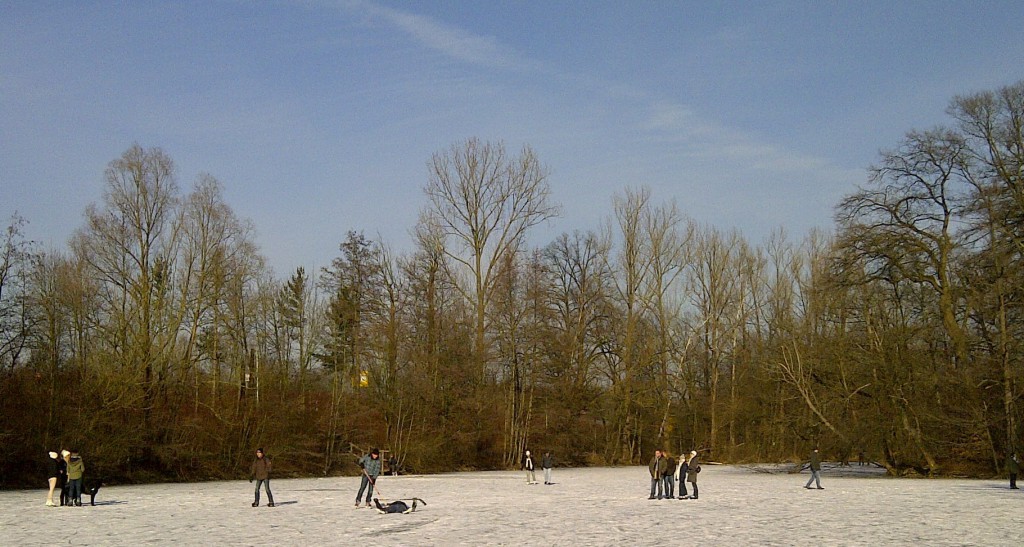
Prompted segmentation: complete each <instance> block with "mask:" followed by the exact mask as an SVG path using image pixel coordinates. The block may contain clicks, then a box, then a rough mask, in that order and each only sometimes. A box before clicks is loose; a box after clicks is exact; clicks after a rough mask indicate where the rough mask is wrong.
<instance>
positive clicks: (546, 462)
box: [522, 450, 555, 484]
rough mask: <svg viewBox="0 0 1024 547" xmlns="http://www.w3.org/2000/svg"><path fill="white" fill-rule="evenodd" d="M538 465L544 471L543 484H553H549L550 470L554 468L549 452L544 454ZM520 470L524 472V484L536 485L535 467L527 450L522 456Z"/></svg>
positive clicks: (553, 459) (553, 461) (553, 460)
mask: <svg viewBox="0 0 1024 547" xmlns="http://www.w3.org/2000/svg"><path fill="white" fill-rule="evenodd" d="M540 465H541V467H542V468H543V469H544V484H555V483H553V482H551V468H553V467H554V466H555V458H554V457H552V456H551V452H545V453H544V457H543V458H542V459H541V463H540ZM522 469H523V470H525V471H526V484H537V474H536V473H535V469H536V466H535V464H534V463H533V456H532V455H531V454H530V451H529V450H527V451H526V453H525V454H524V455H523V462H522Z"/></svg>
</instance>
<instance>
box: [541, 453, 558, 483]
mask: <svg viewBox="0 0 1024 547" xmlns="http://www.w3.org/2000/svg"><path fill="white" fill-rule="evenodd" d="M540 466H541V467H542V468H544V484H555V483H553V482H551V468H552V467H554V466H555V459H554V458H552V457H551V452H545V453H544V458H543V459H541V461H540Z"/></svg>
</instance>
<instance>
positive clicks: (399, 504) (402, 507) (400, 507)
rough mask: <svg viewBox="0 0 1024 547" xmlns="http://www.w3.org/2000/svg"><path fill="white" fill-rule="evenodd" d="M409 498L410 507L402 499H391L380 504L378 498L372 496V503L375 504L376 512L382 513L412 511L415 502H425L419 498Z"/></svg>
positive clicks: (424, 503)
mask: <svg viewBox="0 0 1024 547" xmlns="http://www.w3.org/2000/svg"><path fill="white" fill-rule="evenodd" d="M409 500H410V501H412V507H410V506H409V504H408V503H405V502H404V501H402V500H398V501H393V502H391V503H389V504H387V505H381V503H380V500H378V499H377V498H373V503H374V505H376V506H377V512H378V513H380V514H382V515H383V514H384V513H403V514H405V513H412V512H413V511H415V510H416V503H417V502H419V503H422V504H423V505H426V504H427V502H425V501H423V500H421V499H419V498H409Z"/></svg>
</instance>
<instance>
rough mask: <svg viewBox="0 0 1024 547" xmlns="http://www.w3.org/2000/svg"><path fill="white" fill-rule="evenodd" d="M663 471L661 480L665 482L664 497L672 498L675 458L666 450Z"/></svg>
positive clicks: (674, 480)
mask: <svg viewBox="0 0 1024 547" xmlns="http://www.w3.org/2000/svg"><path fill="white" fill-rule="evenodd" d="M663 455H664V457H665V472H664V473H663V474H662V475H661V481H662V482H663V483H665V485H664V486H665V499H669V500H670V499H672V498H674V497H675V491H676V489H675V484H676V459H675V458H673V457H672V456H671V455H670V454H669V453H668V452H665V453H664V454H663Z"/></svg>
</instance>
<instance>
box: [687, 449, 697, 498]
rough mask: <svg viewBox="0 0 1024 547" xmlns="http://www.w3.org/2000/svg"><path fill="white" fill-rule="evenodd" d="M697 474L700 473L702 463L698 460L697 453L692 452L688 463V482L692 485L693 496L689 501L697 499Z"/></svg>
mask: <svg viewBox="0 0 1024 547" xmlns="http://www.w3.org/2000/svg"><path fill="white" fill-rule="evenodd" d="M697 473H700V461H699V460H698V459H697V451H696V450H691V451H690V460H689V461H687V462H686V482H688V483H690V487H691V489H692V490H693V495H691V496H690V498H689V499H691V500H695V499H697V494H698V492H697Z"/></svg>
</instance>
